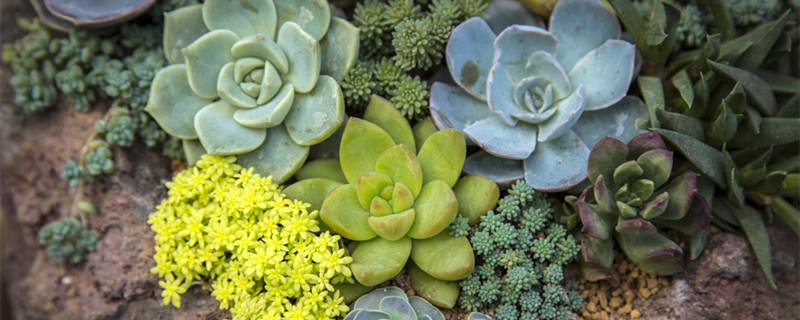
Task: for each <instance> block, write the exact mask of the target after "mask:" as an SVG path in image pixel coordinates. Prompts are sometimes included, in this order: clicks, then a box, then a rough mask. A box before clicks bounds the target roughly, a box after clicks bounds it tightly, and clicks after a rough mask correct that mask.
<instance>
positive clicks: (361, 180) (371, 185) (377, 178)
mask: <svg viewBox="0 0 800 320" xmlns="http://www.w3.org/2000/svg"><path fill="white" fill-rule="evenodd" d="M393 185H394V181H392V178H391V177H389V176H387V175H385V174H383V173H377V172H366V173H364V174H362V175H361V176H359V177H358V184H357V186H358V187H357V189H356V197H357V198H358V203H359V204H360V205H361V207H362V208H364V209H366V210H369V208H370V204H371V203H372V198H375V197H380V196H381V192H382V191H383V190H384V189H385V188H386V187H392V186H393ZM385 200H389V199H385Z"/></svg>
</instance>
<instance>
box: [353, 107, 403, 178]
mask: <svg viewBox="0 0 800 320" xmlns="http://www.w3.org/2000/svg"><path fill="white" fill-rule="evenodd" d="M394 145H395V143H394V140H392V137H390V136H389V134H388V133H386V131H384V130H383V129H381V127H379V126H377V125H376V124H374V123H371V122H369V121H365V120H361V119H358V118H350V120H349V121H348V122H347V126H346V127H345V129H344V133H343V134H342V144H341V146H340V148H339V159H341V164H342V171H343V172H344V176H345V177H347V181H349V182H350V183H352V184H355V183H358V177H359V176H361V174H363V173H365V172H369V171H374V170H375V163H376V162H377V161H378V157H380V155H381V154H383V152H384V151H386V150H387V149H389V148H391V147H392V146H394Z"/></svg>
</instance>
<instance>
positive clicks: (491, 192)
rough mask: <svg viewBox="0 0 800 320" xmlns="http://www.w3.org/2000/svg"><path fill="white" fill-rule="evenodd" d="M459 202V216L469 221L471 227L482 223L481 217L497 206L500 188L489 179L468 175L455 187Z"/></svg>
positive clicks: (459, 180)
mask: <svg viewBox="0 0 800 320" xmlns="http://www.w3.org/2000/svg"><path fill="white" fill-rule="evenodd" d="M453 193H454V194H455V195H456V199H457V200H458V214H459V215H461V216H462V217H466V218H467V219H469V225H471V226H472V225H475V224H477V223H478V222H480V218H481V216H483V215H485V214H486V213H487V212H489V210H491V209H493V208H494V207H495V205H497V201H498V200H499V199H500V188H498V187H497V184H496V183H494V182H493V181H492V180H490V179H489V178H486V177H484V176H478V175H468V176H464V177H463V178H461V179H458V182H456V185H455V186H454V187H453Z"/></svg>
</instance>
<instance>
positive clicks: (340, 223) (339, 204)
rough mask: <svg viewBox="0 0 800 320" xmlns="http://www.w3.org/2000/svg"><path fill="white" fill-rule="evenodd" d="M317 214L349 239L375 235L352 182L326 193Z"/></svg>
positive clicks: (366, 237) (367, 238)
mask: <svg viewBox="0 0 800 320" xmlns="http://www.w3.org/2000/svg"><path fill="white" fill-rule="evenodd" d="M319 216H320V217H321V218H322V221H323V222H325V224H326V225H328V227H330V228H331V230H333V231H334V232H336V233H338V234H340V235H342V237H345V238H347V239H350V240H356V241H364V240H369V239H372V238H374V237H375V236H376V235H377V234H376V233H375V231H373V230H372V228H371V227H370V226H369V223H368V222H367V219H369V217H370V216H371V215H370V213H369V211H368V210H367V209H364V208H362V207H361V205H360V204H359V203H358V198H357V197H356V186H355V185H352V184H346V185H342V186H339V187H336V188H335V189H333V190H332V191H331V192H330V193H328V196H327V197H326V198H325V201H324V202H323V203H322V208H321V209H320V210H319ZM353 271H354V272H355V270H353ZM360 282H361V283H362V284H364V285H370V284H367V283H364V282H363V281H360Z"/></svg>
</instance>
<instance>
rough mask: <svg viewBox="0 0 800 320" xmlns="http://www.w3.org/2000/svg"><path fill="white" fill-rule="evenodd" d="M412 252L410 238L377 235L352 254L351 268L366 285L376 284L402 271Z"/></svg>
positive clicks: (359, 245) (357, 278)
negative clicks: (390, 237) (396, 238)
mask: <svg viewBox="0 0 800 320" xmlns="http://www.w3.org/2000/svg"><path fill="white" fill-rule="evenodd" d="M340 188H341V187H340ZM335 191H336V190H334V192H335ZM331 229H333V228H331ZM410 254H411V239H410V238H408V237H403V238H400V240H397V241H389V240H386V239H384V238H381V237H376V238H374V239H372V240H368V241H364V242H361V243H359V244H358V247H356V250H355V251H354V252H353V255H352V256H353V263H352V264H350V269H351V270H352V271H353V277H355V278H356V280H358V282H360V283H361V284H363V285H365V286H374V285H377V284H380V283H381V282H384V281H386V280H389V279H391V278H394V276H396V275H397V274H398V273H400V270H402V269H403V266H405V264H406V261H407V260H408V256H409V255H410Z"/></svg>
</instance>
